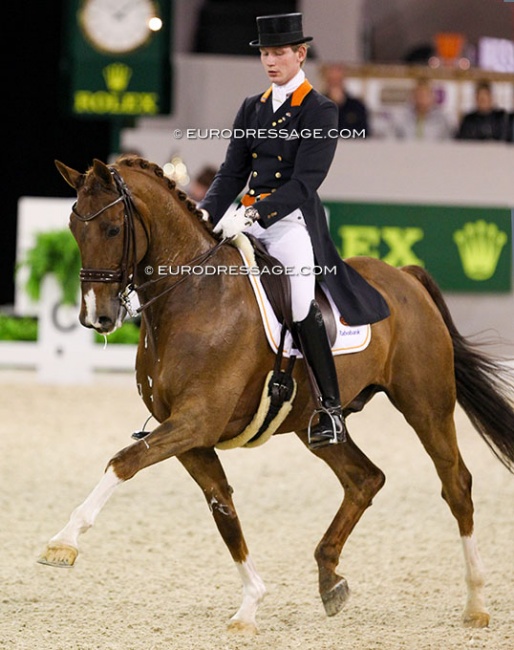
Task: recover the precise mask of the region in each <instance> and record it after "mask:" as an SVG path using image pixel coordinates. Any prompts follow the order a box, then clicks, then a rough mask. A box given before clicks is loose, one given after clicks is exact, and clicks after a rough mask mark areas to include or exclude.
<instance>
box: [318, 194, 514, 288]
mask: <svg viewBox="0 0 514 650" xmlns="http://www.w3.org/2000/svg"><path fill="white" fill-rule="evenodd" d="M325 209H326V211H327V213H328V218H329V223H330V233H331V235H332V239H333V240H334V242H335V244H336V247H337V249H338V251H339V253H340V255H341V257H343V258H346V257H352V256H356V255H367V256H370V257H376V258H379V259H381V260H383V261H384V262H387V263H389V264H391V265H393V266H405V265H407V264H418V265H420V266H423V267H424V268H426V269H427V271H429V272H430V273H431V274H432V275H433V276H434V278H435V280H436V281H437V283H438V284H439V286H440V287H441V289H443V290H445V291H456V292H457V291H469V292H507V291H510V290H511V287H512V227H511V211H510V210H508V209H501V208H491V207H483V208H475V207H474V208H470V207H458V206H452V207H447V206H426V205H403V204H397V205H395V204H385V205H381V204H377V203H348V202H345V203H339V202H325Z"/></svg>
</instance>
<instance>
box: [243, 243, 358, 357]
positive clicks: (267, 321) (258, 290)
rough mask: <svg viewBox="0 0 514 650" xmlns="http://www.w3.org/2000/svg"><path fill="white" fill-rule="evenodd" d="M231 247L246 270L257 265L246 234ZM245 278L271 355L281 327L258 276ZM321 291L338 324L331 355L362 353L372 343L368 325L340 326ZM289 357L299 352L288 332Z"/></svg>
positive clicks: (324, 288) (336, 311)
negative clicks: (237, 251)
mask: <svg viewBox="0 0 514 650" xmlns="http://www.w3.org/2000/svg"><path fill="white" fill-rule="evenodd" d="M234 244H235V245H236V246H237V248H238V250H239V253H240V254H241V257H242V258H243V263H244V264H245V266H246V267H248V268H252V267H256V266H257V265H256V263H255V257H254V255H253V247H252V245H251V243H250V241H249V239H248V238H247V237H246V236H245V235H238V237H236V239H235V240H234ZM248 279H249V280H250V284H251V285H252V289H253V292H254V294H255V299H256V300H257V304H258V305H259V310H260V312H261V317H262V324H263V326H264V331H265V332H266V338H267V339H268V343H269V345H270V347H271V349H272V350H273V352H276V351H277V349H278V346H279V343H280V332H281V329H282V325H281V324H280V323H279V321H278V319H277V317H276V316H275V312H274V311H273V308H272V306H271V303H270V301H269V300H268V297H267V295H266V293H265V291H264V288H263V286H262V282H261V279H260V277H259V275H258V274H255V273H249V274H248ZM321 288H322V289H323V292H324V293H325V295H326V296H327V298H328V300H329V302H330V305H331V307H332V312H333V314H334V319H335V322H336V325H337V337H336V340H335V343H334V345H333V346H332V353H333V354H334V355H339V354H352V353H353V352H361V351H362V350H365V349H366V348H367V347H368V345H369V342H370V341H371V325H360V326H359V327H350V326H348V325H343V324H342V323H341V321H340V315H339V311H338V309H337V307H336V305H335V303H334V301H333V300H332V296H331V295H330V292H329V291H328V289H327V288H326V287H325V286H323V285H322V286H321ZM292 354H294V355H295V356H297V357H298V358H299V359H301V357H302V355H301V354H300V352H299V351H298V350H296V349H295V347H294V343H293V337H292V336H291V334H290V333H289V332H287V334H286V339H285V344H284V356H285V357H289V356H291V355H292Z"/></svg>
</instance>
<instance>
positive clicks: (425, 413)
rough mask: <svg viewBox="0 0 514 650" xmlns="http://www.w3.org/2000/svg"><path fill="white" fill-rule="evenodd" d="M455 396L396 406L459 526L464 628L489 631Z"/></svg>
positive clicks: (420, 399) (441, 395) (399, 402)
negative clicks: (465, 594)
mask: <svg viewBox="0 0 514 650" xmlns="http://www.w3.org/2000/svg"><path fill="white" fill-rule="evenodd" d="M452 395H453V392H452V390H451V388H450V387H448V390H447V391H444V395H443V394H442V393H440V394H439V395H434V393H433V391H432V392H431V395H430V397H429V398H425V399H424V400H423V399H422V398H421V397H420V393H418V399H417V400H416V407H415V409H413V408H412V406H410V407H409V406H408V404H407V402H406V403H405V404H403V405H402V403H401V401H402V400H401V399H400V400H398V399H397V400H396V404H397V406H398V407H399V408H400V410H402V412H403V414H404V416H405V418H406V419H407V421H408V422H409V424H410V425H411V426H412V427H413V428H414V429H415V431H416V433H417V434H418V436H419V439H420V440H421V442H422V444H423V446H424V448H425V449H426V451H427V453H428V454H429V456H430V458H431V459H432V462H433V463H434V465H435V468H436V471H437V474H438V476H439V478H440V480H441V483H442V497H443V499H444V500H445V501H446V502H447V503H448V506H449V507H450V510H451V512H452V514H453V516H454V517H455V519H456V520H457V524H458V526H459V532H460V535H461V539H462V544H463V550H464V561H465V565H466V584H467V588H468V597H467V602H466V607H465V609H464V614H463V621H464V624H465V625H466V626H468V627H486V626H487V625H488V624H489V612H488V611H487V609H486V606H485V598H484V582H485V580H484V570H483V567H482V562H481V559H480V555H479V553H478V547H477V543H476V540H475V537H474V534H473V501H472V498H471V482H472V480H471V474H470V473H469V470H468V469H467V467H466V465H465V464H464V461H463V460H462V457H461V455H460V452H459V448H458V445H457V435H456V431H455V422H454V419H453V406H454V400H451V396H452ZM438 398H439V399H438ZM450 400H451V401H450ZM409 403H410V402H409ZM402 407H404V408H402Z"/></svg>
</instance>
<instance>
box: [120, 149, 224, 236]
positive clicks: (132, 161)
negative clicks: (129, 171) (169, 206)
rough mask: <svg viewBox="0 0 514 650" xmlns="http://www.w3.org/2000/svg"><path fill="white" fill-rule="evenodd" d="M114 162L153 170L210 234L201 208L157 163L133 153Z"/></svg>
mask: <svg viewBox="0 0 514 650" xmlns="http://www.w3.org/2000/svg"><path fill="white" fill-rule="evenodd" d="M115 164H117V165H120V166H121V165H125V166H126V167H139V168H140V169H143V170H145V171H146V170H149V171H150V172H153V174H154V175H155V176H156V177H157V178H158V179H159V181H161V182H162V183H163V184H165V186H166V188H167V189H168V190H169V191H170V192H171V193H172V194H173V196H174V197H175V198H176V199H177V200H178V201H180V202H181V203H184V205H185V207H186V209H187V211H188V212H190V213H191V214H193V215H194V216H195V217H196V218H197V219H198V220H199V221H200V223H201V224H202V226H203V227H204V228H205V229H206V230H207V231H208V232H209V233H211V234H212V225H211V224H210V222H208V221H205V219H204V218H203V214H202V212H201V210H199V209H198V208H197V206H196V202H195V201H193V199H190V198H189V197H188V195H187V194H186V193H185V192H183V191H182V190H180V189H178V188H177V184H176V183H175V181H173V180H171V179H170V178H167V177H166V176H165V175H164V172H163V170H162V168H161V167H159V165H157V164H156V163H153V162H150V161H148V160H146V159H145V158H141V157H140V156H136V155H134V154H123V155H122V156H120V157H119V158H117V159H116V161H115Z"/></svg>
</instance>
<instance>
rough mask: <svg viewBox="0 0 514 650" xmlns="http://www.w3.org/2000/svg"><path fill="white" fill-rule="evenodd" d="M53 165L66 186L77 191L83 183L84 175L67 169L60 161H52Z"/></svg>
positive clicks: (69, 168)
mask: <svg viewBox="0 0 514 650" xmlns="http://www.w3.org/2000/svg"><path fill="white" fill-rule="evenodd" d="M54 163H55V166H56V167H57V169H58V170H59V173H60V174H61V176H62V177H63V178H64V180H65V181H66V182H67V183H68V185H71V187H73V189H74V190H78V189H79V187H80V186H81V185H82V183H83V181H84V174H81V173H80V172H77V171H75V170H74V169H72V168H71V167H67V166H66V165H65V164H64V163H62V162H61V161H60V160H54Z"/></svg>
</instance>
